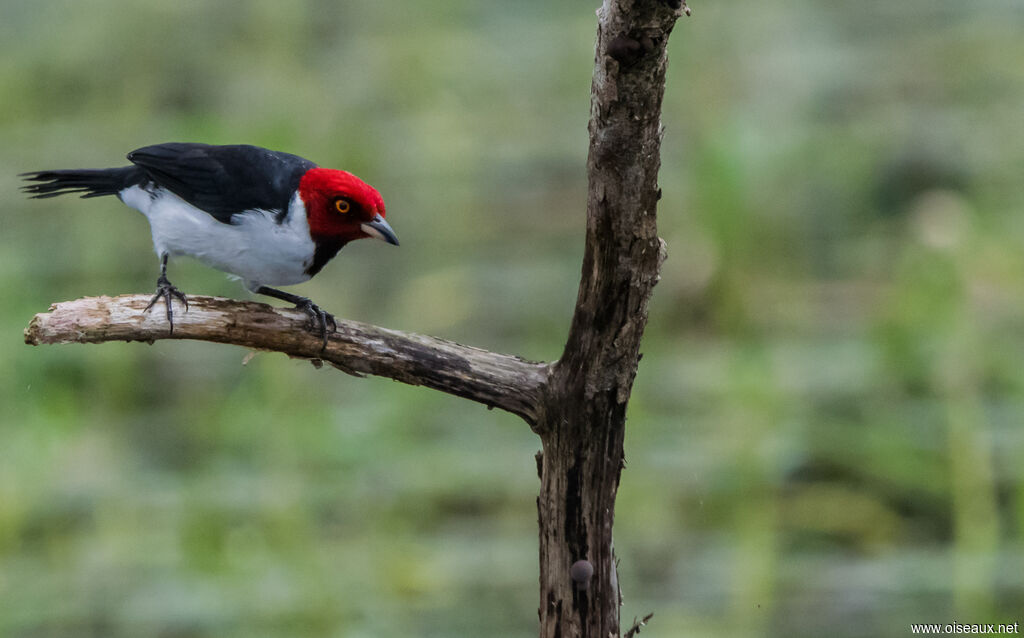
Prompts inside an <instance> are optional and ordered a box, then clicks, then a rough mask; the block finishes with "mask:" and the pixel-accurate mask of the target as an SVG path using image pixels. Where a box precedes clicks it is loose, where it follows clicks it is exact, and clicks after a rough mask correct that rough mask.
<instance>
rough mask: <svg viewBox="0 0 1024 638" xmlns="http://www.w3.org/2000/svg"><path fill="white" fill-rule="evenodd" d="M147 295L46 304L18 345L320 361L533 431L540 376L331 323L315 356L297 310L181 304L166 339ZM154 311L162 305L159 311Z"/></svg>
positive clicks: (516, 365)
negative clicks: (166, 345) (466, 404)
mask: <svg viewBox="0 0 1024 638" xmlns="http://www.w3.org/2000/svg"><path fill="white" fill-rule="evenodd" d="M149 298H150V295H122V296H120V297H86V298H84V299H77V300H75V301H65V302H62V303H57V304H54V305H53V306H51V307H50V311H49V312H47V313H42V314H38V315H36V316H35V318H33V319H32V322H31V323H30V324H29V326H28V328H27V329H26V330H25V343H28V344H31V345H43V344H54V343H103V342H106V341H148V342H153V341H156V340H157V339H201V340H204V341H214V342H217V343H230V344H234V345H237V346H243V347H246V348H255V349H258V350H273V351H276V352H283V353H284V354H287V355H288V356H291V357H298V358H304V359H311V360H314V361H323V362H326V363H329V364H331V365H332V366H334V367H336V368H338V369H340V370H343V371H344V372H348V373H349V374H355V375H366V374H372V375H376V376H381V377H388V378H391V379H394V380H396V381H401V382H403V383H409V384H411V385H423V386H427V387H430V388H434V389H435V390H441V391H442V392H447V393H449V394H454V395H456V396H460V397H464V398H467V399H472V400H473V401H477V402H479V403H483V404H484V405H486V406H488V407H495V408H501V409H503V410H508V411H509V412H512V413H513V414H518V415H519V416H521V417H523V419H525V420H526V421H527V423H530V424H533V423H534V422H535V421H536V406H537V399H538V397H539V395H540V388H541V387H542V385H543V383H544V382H545V379H546V378H547V366H545V365H543V364H540V363H531V362H529V361H524V360H522V359H520V358H518V357H513V356H509V355H504V354H497V353H494V352H488V351H486V350H480V349H478V348H471V347H469V346H463V345H460V344H458V343H454V342H452V341H446V340H444V339H437V338H434V337H426V336H423V335H418V334H412V333H408V332H399V331H397V330H387V329H386V328H378V327H377V326H371V325H368V324H365V323H359V322H357V321H345V320H338V330H337V332H334V333H332V334H331V336H330V341H329V342H328V344H327V349H326V350H324V349H322V345H323V343H322V342H321V340H320V336H319V335H318V334H316V333H314V332H311V331H310V329H309V317H308V315H306V314H305V313H304V312H302V311H300V310H293V309H285V308H274V307H271V306H268V305H267V304H262V303H256V302H251V301H235V300H232V299H221V298H218V297H193V296H190V297H189V298H188V304H189V307H188V312H182V311H181V309H180V308H179V309H177V312H175V316H174V334H169V333H168V332H167V319H166V317H165V316H164V313H163V312H162V309H163V307H162V305H157V306H156V307H155V308H154V309H153V311H151V312H144V311H143V309H144V308H145V307H146V304H148V303H149ZM161 304H162V302H161Z"/></svg>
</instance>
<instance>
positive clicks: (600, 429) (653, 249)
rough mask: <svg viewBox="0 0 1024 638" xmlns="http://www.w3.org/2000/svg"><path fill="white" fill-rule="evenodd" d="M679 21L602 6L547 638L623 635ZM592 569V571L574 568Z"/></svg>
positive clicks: (554, 508)
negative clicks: (620, 574) (630, 407)
mask: <svg viewBox="0 0 1024 638" xmlns="http://www.w3.org/2000/svg"><path fill="white" fill-rule="evenodd" d="M673 5H674V6H673ZM679 15H680V3H678V2H675V3H673V2H671V1H666V0H605V2H604V6H603V7H602V8H601V9H600V10H599V12H598V16H599V25H598V32H597V46H596V55H595V67H594V79H593V86H592V95H591V117H590V126H589V130H590V153H589V157H588V160H587V170H588V176H589V195H588V201H587V243H586V250H585V254H584V258H583V275H582V281H581V283H580V290H579V298H578V300H577V304H576V312H575V316H574V317H573V322H572V327H571V329H570V333H569V339H568V342H567V344H566V348H565V352H564V353H563V355H562V358H561V359H560V360H559V361H558V362H557V363H556V364H555V365H554V366H553V368H552V373H551V376H550V379H549V383H548V385H547V388H546V392H545V394H544V396H543V399H542V407H541V410H540V414H539V420H538V423H537V426H536V429H537V431H538V432H539V433H540V436H541V439H542V441H543V447H544V449H543V458H542V460H541V463H540V468H541V493H540V497H539V498H538V500H537V509H538V517H539V524H540V572H541V576H540V581H541V583H540V584H541V592H540V594H541V600H540V619H541V631H540V635H541V637H542V638H554V637H566V638H568V637H569V636H584V637H590V638H607V637H608V636H619V635H620V626H619V607H620V601H621V596H620V592H619V587H618V578H617V574H616V565H615V553H614V550H613V546H612V523H613V520H614V516H615V495H616V492H617V490H618V486H619V474H620V471H621V469H622V466H623V463H624V457H623V448H622V442H623V434H624V428H625V417H626V403H627V401H628V399H629V395H630V390H631V388H632V385H633V378H634V376H635V374H636V368H637V362H638V361H639V356H640V354H639V347H640V339H641V337H642V335H643V330H644V326H645V325H646V323H647V302H648V299H650V295H651V291H652V288H653V287H654V284H655V283H656V282H657V280H658V272H659V270H660V267H661V263H662V261H663V259H664V248H663V244H662V242H661V240H660V239H659V238H658V235H657V228H656V223H655V209H656V206H657V201H658V199H659V197H660V191H659V189H658V184H657V174H658V168H659V166H660V151H661V136H662V128H661V120H660V117H661V100H662V95H663V94H664V88H665V66H666V56H665V46H666V43H667V41H668V36H669V33H670V32H671V30H672V27H673V25H674V24H675V20H676V19H677V18H678V17H679ZM578 561H587V562H588V563H589V566H588V565H587V564H585V563H579V564H578V565H576V568H575V569H573V565H574V564H577V562H578ZM590 566H592V568H593V573H592V576H590V577H589V578H587V575H588V572H589V567H590Z"/></svg>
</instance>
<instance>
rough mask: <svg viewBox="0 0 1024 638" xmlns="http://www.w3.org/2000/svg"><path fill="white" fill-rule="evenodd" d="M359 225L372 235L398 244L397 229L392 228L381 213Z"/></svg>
mask: <svg viewBox="0 0 1024 638" xmlns="http://www.w3.org/2000/svg"><path fill="white" fill-rule="evenodd" d="M359 227H360V228H361V229H363V232H364V233H366V234H367V235H369V236H370V237H376V238H377V239H379V240H381V241H386V242H387V243H389V244H394V245H395V246H397V245H398V237H397V236H396V235H395V231H393V230H391V226H390V225H389V224H388V223H387V222H386V221H384V218H383V217H381V216H380V215H377V216H376V217H374V218H373V220H372V221H368V222H366V223H365V224H360V225H359Z"/></svg>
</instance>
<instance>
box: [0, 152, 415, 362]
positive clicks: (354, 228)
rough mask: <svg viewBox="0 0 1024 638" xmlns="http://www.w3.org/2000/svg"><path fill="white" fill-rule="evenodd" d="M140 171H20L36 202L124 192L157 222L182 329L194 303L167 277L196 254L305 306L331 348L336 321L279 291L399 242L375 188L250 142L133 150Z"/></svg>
mask: <svg viewBox="0 0 1024 638" xmlns="http://www.w3.org/2000/svg"><path fill="white" fill-rule="evenodd" d="M127 158H128V161H129V162H131V165H130V166H122V167H118V168H102V169H71V170H48V171H32V172H28V173H22V174H20V175H19V177H21V178H22V179H24V180H25V181H26V182H28V183H27V184H25V185H23V186H22V191H23V192H25V193H27V194H28V196H29V197H31V198H33V199H44V198H48V197H56V196H58V195H64V194H79V195H80V196H81V197H82V198H83V199H84V198H91V197H103V196H107V195H113V196H116V197H117V198H118V199H120V200H121V201H122V202H123V203H124V204H125V205H127V206H128V207H130V208H134V209H135V210H137V211H139V212H140V213H142V214H143V215H145V216H146V218H147V219H148V220H149V225H150V230H151V231H152V236H153V248H154V250H155V251H156V254H157V257H158V258H159V262H160V275H159V277H158V278H157V283H156V294H154V295H153V297H152V299H151V300H150V302H149V305H148V306H146V311H149V309H150V308H152V307H153V306H154V304H156V303H157V302H158V301H159V300H160V299H163V300H164V304H165V307H166V315H167V323H168V330H169V333H170V334H173V333H174V310H173V307H172V306H173V303H172V300H173V299H177V300H178V301H179V302H181V304H182V305H183V306H184V308H185V311H186V312H187V311H188V299H187V297H186V296H185V295H184V293H182V292H181V291H180V290H178V288H177V287H175V286H174V285H173V284H172V283H171V282H170V280H169V279H168V278H167V262H168V259H169V258H172V257H178V256H183V255H184V256H189V257H193V258H195V259H197V260H198V261H200V262H202V263H204V264H206V265H207V266H210V267H212V268H215V269H217V270H221V271H223V272H226V273H229V274H231V275H234V276H237V277H238V278H240V279H241V280H242V283H243V285H244V286H245V288H246V289H248V290H249V291H250V292H253V293H255V294H259V295H266V296H269V297H274V298H276V299H280V300H282V301H286V302H289V303H292V304H295V307H296V308H297V309H300V310H303V311H305V312H306V313H307V314H308V315H309V316H310V324H311V328H312V329H313V330H318V331H319V334H320V337H321V339H322V341H323V347H324V348H325V349H326V347H327V342H328V329H330V331H332V332H333V331H335V330H337V322H336V320H335V318H334V316H333V315H331V314H330V313H328V312H325V311H324V310H323V309H322V308H320V306H318V305H317V304H315V303H313V302H312V301H311V300H310V299H309V298H308V297H302V296H299V295H295V294H292V293H289V292H285V291H283V290H278V289H277V288H273V287H271V286H289V285H293V284H298V283H302V282H304V281H307V280H309V279H310V278H311V277H313V276H314V275H316V274H317V273H319V272H320V270H321V269H322V268H323V267H324V265H325V264H327V262H329V261H330V260H331V259H333V258H334V256H335V255H337V254H338V251H340V250H341V249H342V247H344V246H345V245H346V244H347V243H349V242H351V241H354V240H357V239H363V238H367V237H373V238H376V239H380V240H382V241H384V242H386V243H388V244H393V245H395V246H397V245H398V237H397V236H396V235H395V231H394V230H393V229H392V228H391V226H390V225H389V224H388V222H387V221H386V220H385V214H386V213H385V209H384V200H383V199H382V198H381V195H380V193H379V192H377V190H376V189H375V188H373V187H372V186H370V185H369V184H367V183H366V182H364V181H363V180H361V179H359V178H358V177H356V176H355V175H353V174H352V173H349V172H347V171H343V170H338V169H331V168H321V167H319V166H318V165H316V164H314V163H313V162H311V161H310V160H307V159H305V158H302V157H299V156H297V155H292V154H290V153H283V152H280V151H272V150H269V149H266V148H262V147H259V146H251V145H248V144H234V145H211V144H200V143H194V142H170V143H165V144H155V145H152V146H145V147H142V148H139V149H136V150H134V151H132V152H130V153H128V156H127Z"/></svg>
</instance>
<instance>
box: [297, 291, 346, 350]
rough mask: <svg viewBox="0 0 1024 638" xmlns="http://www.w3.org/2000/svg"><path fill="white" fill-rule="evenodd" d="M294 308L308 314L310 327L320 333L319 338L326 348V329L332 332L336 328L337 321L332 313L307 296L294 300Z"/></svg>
mask: <svg viewBox="0 0 1024 638" xmlns="http://www.w3.org/2000/svg"><path fill="white" fill-rule="evenodd" d="M295 308H296V309H297V310H304V311H305V312H306V313H307V314H309V323H310V327H311V328H312V329H313V330H314V331H317V332H319V333H320V338H321V339H323V342H324V346H323V349H324V350H326V349H327V331H328V330H330V331H331V332H334V331H336V330H337V329H338V322H337V321H336V320H335V319H334V315H332V314H331V313H329V312H327V311H325V310H324V309H323V308H321V307H320V306H318V305H316V304H315V303H313V302H312V301H311V300H310V299H309V298H308V297H300V298H299V300H298V301H296V302H295Z"/></svg>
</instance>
